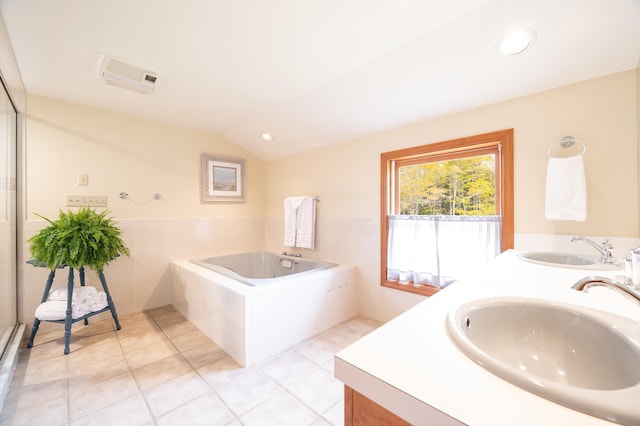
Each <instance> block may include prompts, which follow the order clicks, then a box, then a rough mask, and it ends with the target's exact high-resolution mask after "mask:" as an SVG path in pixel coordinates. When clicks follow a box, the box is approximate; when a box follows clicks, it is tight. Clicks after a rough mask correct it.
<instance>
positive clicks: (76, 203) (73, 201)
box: [67, 195, 107, 207]
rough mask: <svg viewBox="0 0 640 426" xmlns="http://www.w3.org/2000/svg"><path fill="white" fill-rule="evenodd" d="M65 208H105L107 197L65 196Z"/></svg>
mask: <svg viewBox="0 0 640 426" xmlns="http://www.w3.org/2000/svg"><path fill="white" fill-rule="evenodd" d="M67 207H107V196H106V195H67Z"/></svg>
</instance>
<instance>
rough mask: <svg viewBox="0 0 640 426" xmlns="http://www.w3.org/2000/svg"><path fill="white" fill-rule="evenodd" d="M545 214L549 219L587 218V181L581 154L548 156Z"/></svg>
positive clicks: (581, 219) (579, 219)
mask: <svg viewBox="0 0 640 426" xmlns="http://www.w3.org/2000/svg"><path fill="white" fill-rule="evenodd" d="M545 216H546V218H547V219H551V220H576V221H580V222H584V221H585V220H586V219H587V181H586V178H585V174H584V162H583V160H582V155H577V156H573V157H567V158H549V163H548V165H547V192H546V197H545Z"/></svg>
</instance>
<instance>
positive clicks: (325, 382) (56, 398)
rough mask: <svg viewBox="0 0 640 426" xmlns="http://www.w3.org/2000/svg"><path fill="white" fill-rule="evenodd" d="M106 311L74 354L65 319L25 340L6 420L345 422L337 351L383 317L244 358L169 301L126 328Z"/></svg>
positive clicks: (2, 418)
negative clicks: (262, 357)
mask: <svg viewBox="0 0 640 426" xmlns="http://www.w3.org/2000/svg"><path fill="white" fill-rule="evenodd" d="M100 317H102V319H100V320H98V319H97V318H98V317H94V318H93V321H91V322H90V324H89V325H88V326H84V325H83V324H82V323H76V324H74V328H73V329H72V335H71V353H70V354H69V355H63V349H64V329H63V328H62V326H60V327H59V328H58V329H55V330H53V331H51V332H49V333H42V334H38V335H37V336H36V340H35V342H36V345H35V346H34V347H33V348H32V349H27V348H26V340H23V344H22V346H21V348H20V353H19V358H18V365H17V367H16V371H15V374H14V376H13V379H12V384H11V388H10V390H9V394H8V396H7V399H6V401H5V404H4V408H3V411H2V413H0V424H2V425H4V424H7V425H11V426H14V425H18V426H19V425H22V424H28V425H29V426H31V425H40V424H41V425H46V426H58V425H59V426H62V425H68V424H71V425H73V426H75V425H93V424H95V425H105V424H108V425H111V424H119V425H120V424H123V425H129V424H130V425H136V426H137V425H145V426H146V425H149V426H153V425H171V426H173V425H178V426H179V425H182V424H184V425H189V426H191V425H198V424H207V425H208V424H221V425H226V426H236V425H237V426H240V425H253V424H259V425H261V426H262V425H269V424H277V425H286V424H296V425H298V424H313V425H315V426H326V425H329V424H330V425H342V424H343V402H342V399H343V385H342V383H340V382H338V381H337V380H336V379H335V378H333V356H334V354H335V352H336V351H338V350H340V349H341V348H342V347H343V346H344V345H347V344H349V342H352V341H354V339H355V340H357V339H358V338H359V337H360V336H363V335H365V334H367V333H368V332H370V331H372V330H373V329H375V328H376V327H377V326H378V324H377V323H375V322H373V321H370V320H366V319H364V318H361V317H355V318H352V319H350V320H348V321H346V322H344V323H342V324H340V325H338V326H336V327H334V328H332V329H329V330H328V331H326V332H325V333H323V334H321V335H319V336H316V337H315V338H313V339H310V340H308V341H305V342H303V343H301V344H300V345H298V346H296V347H294V348H293V349H292V350H290V351H285V352H283V353H282V354H280V355H277V356H275V357H273V358H272V359H270V360H269V361H267V362H265V363H264V364H263V365H260V366H257V367H253V368H243V367H242V366H240V365H239V364H238V363H237V362H236V361H234V360H233V359H232V358H231V357H229V356H228V355H227V354H225V353H224V351H222V349H221V348H219V347H218V346H217V345H216V344H215V343H214V342H212V341H210V340H209V339H208V338H206V336H204V335H203V334H202V333H201V332H200V331H198V330H197V328H196V327H194V326H193V325H192V324H191V323H189V322H188V321H186V320H185V319H184V318H183V317H182V315H180V314H179V313H178V312H177V311H176V310H175V308H173V307H172V306H170V305H167V306H163V307H160V308H156V309H153V310H151V311H148V312H144V313H136V314H129V315H124V316H121V317H120V322H121V324H122V326H123V329H122V330H120V331H115V325H114V323H113V320H112V319H111V317H110V316H109V315H103V314H101V315H100ZM47 325H49V324H47ZM53 326H56V324H53ZM161 327H162V328H161ZM179 350H180V351H181V352H180V351H179ZM141 390H142V392H141ZM34 401H37V403H34ZM284 414H286V415H284ZM238 416H242V417H241V418H240V417H238Z"/></svg>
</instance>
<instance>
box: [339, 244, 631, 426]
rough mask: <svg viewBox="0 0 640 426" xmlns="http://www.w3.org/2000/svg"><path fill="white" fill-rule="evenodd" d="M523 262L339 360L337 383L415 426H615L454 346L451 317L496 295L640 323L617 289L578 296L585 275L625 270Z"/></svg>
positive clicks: (424, 306) (430, 305)
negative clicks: (557, 304)
mask: <svg viewBox="0 0 640 426" xmlns="http://www.w3.org/2000/svg"><path fill="white" fill-rule="evenodd" d="M516 255H517V252H516V251H514V250H509V251H507V252H505V253H503V254H501V255H500V256H499V257H498V258H496V259H495V260H494V261H492V262H491V263H490V264H489V265H487V267H486V268H485V269H483V270H482V271H478V275H477V277H474V278H468V279H464V280H461V281H460V282H458V283H456V284H454V285H452V286H450V287H448V288H446V289H445V290H443V291H440V292H439V293H437V294H436V295H434V296H432V297H430V298H429V299H427V300H425V301H424V302H422V303H420V304H418V305H417V306H415V307H414V308H412V309H410V310H408V311H407V312H405V313H403V314H402V315H400V316H398V317H397V318H395V319H393V320H392V321H390V322H388V323H387V324H385V325H383V326H382V327H380V328H378V329H377V330H375V331H374V332H373V333H371V334H369V335H367V336H365V337H364V338H362V339H360V340H359V341H357V342H356V343H354V344H353V345H351V346H349V347H347V348H345V349H344V350H342V351H341V352H339V353H338V354H336V357H335V376H336V378H338V379H339V380H341V381H342V382H344V383H345V384H346V385H348V386H349V387H351V388H353V389H355V390H356V391H358V392H359V393H361V394H363V395H365V396H366V397H368V398H369V399H371V400H373V401H375V402H376V403H378V404H380V405H382V406H383V407H385V408H387V409H388V410H390V411H392V412H394V413H395V414H397V415H399V416H400V417H403V418H404V419H405V420H407V421H409V422H410V423H412V424H438V425H444V424H451V425H459V424H461V423H464V424H471V425H491V426H496V425H516V424H517V425H577V424H580V425H605V424H611V423H609V422H607V421H605V420H601V419H599V418H596V417H592V416H589V415H587V414H583V413H580V412H578V411H574V410H572V409H569V408H566V407H564V406H562V405H559V404H556V403H554V402H551V401H548V400H546V399H544V398H541V397H538V396H536V395H534V394H532V393H529V392H527V391H525V390H522V389H521V388H519V387H517V386H514V385H512V384H510V383H508V382H506V381H504V380H502V379H500V378H499V377H497V376H494V375H493V374H491V373H489V372H488V371H486V370H485V369H483V368H482V367H480V366H479V365H477V364H475V363H474V362H473V361H471V360H470V359H469V358H467V357H466V356H465V355H464V354H463V353H462V352H460V351H459V350H458V349H457V348H456V347H455V346H454V345H453V343H452V342H451V341H450V340H449V337H448V336H447V333H446V330H445V326H444V323H445V318H446V316H447V314H448V313H449V312H450V311H451V310H452V309H453V308H455V307H457V306H459V305H461V304H462V303H465V302H467V301H471V300H475V299H482V298H487V297H493V296H521V297H532V298H541V299H552V300H557V301H562V302H566V303H572V304H576V305H582V306H587V307H592V308H595V309H599V310H602V311H609V312H613V313H615V314H618V315H623V316H626V317H629V318H632V319H635V320H637V321H640V308H639V307H638V306H637V305H636V304H635V303H634V302H633V301H630V300H628V299H627V298H625V297H623V296H621V295H619V294H618V293H616V292H614V291H612V290H610V289H606V288H602V287H592V288H590V289H589V291H588V292H578V291H575V290H572V289H571V285H573V283H575V282H576V281H577V280H579V279H580V278H583V277H585V276H590V275H598V276H605V277H611V278H614V277H616V278H618V279H620V278H621V277H620V276H619V275H620V274H621V273H622V272H621V271H589V270H579V269H568V268H558V267H548V266H541V265H536V264H533V263H528V262H523V261H521V260H519V259H518V258H517V257H516ZM456 420H457V421H456Z"/></svg>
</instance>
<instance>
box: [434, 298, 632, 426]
mask: <svg viewBox="0 0 640 426" xmlns="http://www.w3.org/2000/svg"><path fill="white" fill-rule="evenodd" d="M446 329H447V332H448V334H449V337H450V339H451V340H452V341H453V342H454V344H455V345H456V346H457V347H458V349H460V350H461V351H462V353H464V354H465V355H466V356H467V357H468V358H470V359H471V360H473V361H474V362H476V363H477V364H479V365H480V366H482V367H483V368H485V369H486V370H488V371H489V372H491V373H493V374H495V375H496V376H498V377H500V378H502V379H503V380H506V381H508V382H510V383H511V384H514V385H516V386H518V387H520V388H522V389H524V390H526V391H529V392H531V393H534V394H536V395H538V396H541V397H543V398H546V399H548V400H551V401H553V402H556V403H558V404H562V405H564V406H566V407H569V408H572V409H575V410H577V411H581V412H584V413H587V414H590V415H592V416H596V417H600V418H603V419H607V420H610V421H614V422H618V423H622V424H638V423H639V422H640V404H638V401H639V400H640V324H638V323H637V322H634V321H633V320H631V319H628V318H625V317H620V316H617V315H613V314H608V313H605V312H601V311H595V310H590V309H587V308H582V307H579V306H574V305H568V304H562V303H557V302H552V301H546V300H540V299H527V298H511V297H500V298H491V299H483V300H477V301H473V302H469V303H466V304H464V305H461V306H460V307H458V308H456V309H454V310H453V311H451V312H450V313H449V315H448V316H447V319H446Z"/></svg>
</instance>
